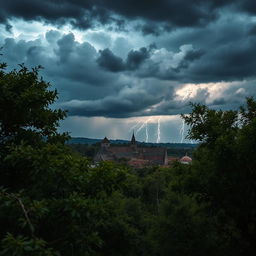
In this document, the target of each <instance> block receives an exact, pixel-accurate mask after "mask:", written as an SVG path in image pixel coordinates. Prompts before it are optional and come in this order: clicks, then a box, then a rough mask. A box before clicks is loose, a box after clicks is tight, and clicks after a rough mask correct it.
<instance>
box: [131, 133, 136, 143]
mask: <svg viewBox="0 0 256 256" xmlns="http://www.w3.org/2000/svg"><path fill="white" fill-rule="evenodd" d="M131 145H136V140H135V136H134V131H133V133H132V139H131Z"/></svg>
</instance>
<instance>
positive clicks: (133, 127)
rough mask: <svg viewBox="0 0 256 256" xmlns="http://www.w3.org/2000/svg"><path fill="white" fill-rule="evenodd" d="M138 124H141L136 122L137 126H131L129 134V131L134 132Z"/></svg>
mask: <svg viewBox="0 0 256 256" xmlns="http://www.w3.org/2000/svg"><path fill="white" fill-rule="evenodd" d="M140 123H141V122H138V123H137V124H135V125H133V126H132V127H131V128H130V130H129V132H131V131H132V130H134V129H135V128H136V127H137V126H139V124H140Z"/></svg>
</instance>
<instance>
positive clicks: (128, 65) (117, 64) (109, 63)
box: [97, 45, 155, 72]
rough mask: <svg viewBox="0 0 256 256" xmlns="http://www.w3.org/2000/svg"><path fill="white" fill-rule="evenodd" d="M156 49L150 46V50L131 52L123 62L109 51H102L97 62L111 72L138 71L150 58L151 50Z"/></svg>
mask: <svg viewBox="0 0 256 256" xmlns="http://www.w3.org/2000/svg"><path fill="white" fill-rule="evenodd" d="M153 48H155V46H154V45H150V46H149V47H148V48H146V47H142V48H140V49H139V50H131V51H130V52H129V53H128V55H127V58H126V61H123V60H122V58H120V57H118V56H116V55H115V54H113V52H112V51H111V50H109V49H104V50H103V51H100V56H99V58H98V59H97V62H98V64H99V66H100V67H102V68H104V69H106V70H108V71H111V72H120V71H125V70H136V69H137V68H139V66H140V65H141V64H142V63H143V62H144V61H145V60H146V59H148V58H149V57H150V53H151V50H152V49H153Z"/></svg>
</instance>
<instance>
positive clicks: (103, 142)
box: [101, 137, 110, 148]
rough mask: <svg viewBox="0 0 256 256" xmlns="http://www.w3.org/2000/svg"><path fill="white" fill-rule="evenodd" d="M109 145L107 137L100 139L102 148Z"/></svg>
mask: <svg viewBox="0 0 256 256" xmlns="http://www.w3.org/2000/svg"><path fill="white" fill-rule="evenodd" d="M109 146H110V141H109V140H108V138H107V137H105V138H104V139H103V140H102V141H101V147H102V148H109Z"/></svg>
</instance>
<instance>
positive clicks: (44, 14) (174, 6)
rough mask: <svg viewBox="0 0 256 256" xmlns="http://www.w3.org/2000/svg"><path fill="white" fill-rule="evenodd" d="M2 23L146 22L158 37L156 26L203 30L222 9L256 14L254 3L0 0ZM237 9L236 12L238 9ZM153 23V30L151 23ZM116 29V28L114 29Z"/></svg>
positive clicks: (249, 0)
mask: <svg viewBox="0 0 256 256" xmlns="http://www.w3.org/2000/svg"><path fill="white" fill-rule="evenodd" d="M0 5H1V9H2V10H1V12H0V21H1V22H2V23H6V24H7V23H8V20H9V19H12V18H22V19H24V20H27V21H31V20H39V21H43V22H46V23H51V24H55V25H63V24H67V23H70V24H72V26H73V27H76V28H80V29H88V28H92V27H95V26H97V25H98V24H101V25H111V26H112V25H113V24H115V27H116V28H118V29H123V28H124V24H125V23H127V22H129V21H131V20H140V21H143V22H144V25H143V26H142V31H143V33H145V34H148V33H153V34H157V33H158V32H157V30H156V29H155V27H154V24H158V25H160V26H161V27H162V28H164V29H165V28H166V29H168V30H169V29H170V28H176V27H198V26H199V27H200V26H203V25H206V24H208V23H210V22H212V21H214V20H215V19H217V18H218V13H219V10H220V9H221V8H224V7H225V8H233V10H237V12H238V11H239V9H241V10H243V11H245V12H250V13H255V9H256V8H255V3H254V2H253V0H246V1H244V3H243V4H241V1H239V0H236V1H231V0H226V1H222V0H217V1H216V0H207V1H205V0H198V1H196V4H195V2H193V1H187V0H179V1H170V0H159V1H147V0H142V1H139V2H138V1H135V0H129V1H123V2H122V3H121V2H120V1H118V0H109V1H102V0H94V1H92V0H76V1H73V0H66V1H62V2H58V3H56V2H55V1H52V0H45V1H34V0H22V1H20V0H13V1H11V2H10V1H5V0H0ZM233 6H235V7H236V8H234V7H233ZM148 22H149V23H151V24H152V25H151V27H149V26H147V25H146V24H147V23H148ZM112 27H113V26H112Z"/></svg>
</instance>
